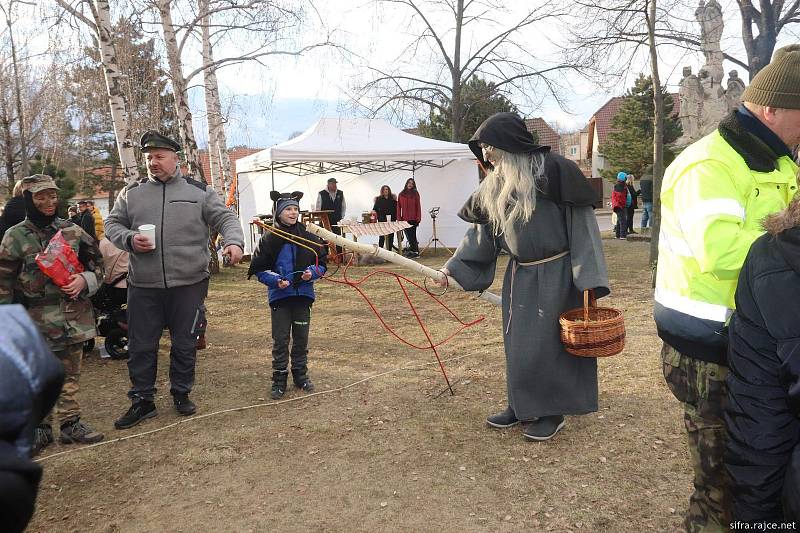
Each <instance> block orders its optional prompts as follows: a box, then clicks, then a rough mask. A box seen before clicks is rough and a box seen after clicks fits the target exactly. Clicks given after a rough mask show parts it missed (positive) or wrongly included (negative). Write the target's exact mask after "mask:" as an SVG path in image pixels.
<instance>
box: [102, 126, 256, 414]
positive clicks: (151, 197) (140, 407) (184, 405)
mask: <svg viewBox="0 0 800 533" xmlns="http://www.w3.org/2000/svg"><path fill="white" fill-rule="evenodd" d="M141 145H142V152H144V153H145V155H146V159H147V171H148V174H149V177H148V178H147V179H143V180H141V181H139V182H136V183H132V184H130V185H128V186H127V187H125V188H124V189H123V190H122V192H120V194H119V196H117V201H116V203H115V204H114V209H112V211H111V214H110V215H109V216H108V218H107V219H106V221H105V230H106V237H108V239H109V240H110V241H111V242H112V243H114V245H116V246H117V247H118V248H121V249H123V250H126V251H128V252H130V263H129V265H128V353H129V359H128V374H129V375H130V379H131V390H130V392H128V397H129V398H130V399H131V402H132V404H131V407H130V409H128V412H127V413H125V414H124V415H123V416H122V417H121V418H120V419H118V420H117V421H116V422H115V423H114V426H115V427H116V428H117V429H125V428H129V427H132V426H135V425H136V424H138V423H139V422H141V421H142V420H145V419H147V418H151V417H154V416H156V407H155V403H154V401H153V400H154V396H155V391H156V388H155V383H156V365H157V361H158V343H159V340H160V339H161V334H162V332H163V330H164V327H167V328H168V329H169V332H170V340H171V344H172V345H171V348H170V368H169V379H170V393H171V394H172V398H173V401H174V403H175V409H176V410H177V411H178V413H179V414H181V415H191V414H194V412H195V411H196V410H197V407H196V406H195V404H194V403H193V402H192V401H191V400H190V399H189V393H190V392H191V390H192V385H193V384H194V371H195V359H196V354H197V351H196V347H195V345H196V339H197V332H196V328H197V326H198V322H199V317H200V307H201V306H202V305H203V300H204V299H205V297H206V294H207V292H208V277H209V272H208V263H209V259H210V252H209V248H208V240H209V232H208V227H209V226H211V227H212V228H213V229H214V230H216V231H217V232H219V233H221V234H222V237H223V239H224V240H225V243H226V246H225V249H224V251H223V254H224V255H226V256H228V257H229V258H230V263H231V264H236V263H238V262H239V260H240V259H241V258H242V253H243V249H244V234H243V233H242V228H241V226H240V225H239V220H238V218H237V217H236V214H235V213H234V212H233V211H231V210H230V209H228V208H226V207H225V205H224V204H223V203H222V200H221V199H220V198H219V196H218V195H217V193H216V192H215V191H214V189H213V188H212V187H208V186H206V184H205V183H202V182H199V181H196V180H193V179H192V178H190V177H188V176H184V175H182V174H181V171H180V167H179V158H178V154H177V152H178V151H179V150H180V145H179V144H178V143H176V142H175V141H173V140H172V139H169V138H168V137H165V136H164V135H161V134H160V133H158V132H154V131H148V132H147V133H145V134H144V135H143V136H142V140H141ZM143 225H154V226H155V237H154V239H152V240H151V238H150V237H149V236H148V235H147V233H148V232H147V231H146V230H145V228H141V226H143ZM140 229H141V230H142V231H141V232H140V231H139V230H140ZM150 231H152V228H150Z"/></svg>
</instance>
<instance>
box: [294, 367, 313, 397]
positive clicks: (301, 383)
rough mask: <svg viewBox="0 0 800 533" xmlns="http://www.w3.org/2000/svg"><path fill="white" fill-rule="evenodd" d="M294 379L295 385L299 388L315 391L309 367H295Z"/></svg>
mask: <svg viewBox="0 0 800 533" xmlns="http://www.w3.org/2000/svg"><path fill="white" fill-rule="evenodd" d="M292 381H294V386H295V387H297V388H298V389H302V390H303V391H305V392H314V384H313V383H312V382H311V378H309V377H308V369H307V368H303V369H300V370H294V369H293V370H292Z"/></svg>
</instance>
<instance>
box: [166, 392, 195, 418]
mask: <svg viewBox="0 0 800 533" xmlns="http://www.w3.org/2000/svg"><path fill="white" fill-rule="evenodd" d="M172 401H173V403H174V404H175V410H176V411H178V414H179V415H181V416H189V415H193V414H195V413H196V412H197V406H196V405H195V404H194V402H193V401H192V400H190V399H189V394H188V393H185V392H184V393H179V394H174V395H173V396H172Z"/></svg>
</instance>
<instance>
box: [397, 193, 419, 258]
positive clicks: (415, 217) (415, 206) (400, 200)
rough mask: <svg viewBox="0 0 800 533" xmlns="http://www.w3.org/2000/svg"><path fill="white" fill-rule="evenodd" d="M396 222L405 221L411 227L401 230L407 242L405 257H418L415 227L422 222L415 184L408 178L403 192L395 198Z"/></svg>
mask: <svg viewBox="0 0 800 533" xmlns="http://www.w3.org/2000/svg"><path fill="white" fill-rule="evenodd" d="M397 220H405V221H406V222H408V223H409V224H410V225H411V227H410V228H406V229H405V230H403V231H404V232H405V234H406V240H407V241H408V248H407V251H406V253H405V256H406V257H419V241H417V226H419V223H420V222H421V221H422V205H421V203H420V197H419V192H418V191H417V182H416V180H415V179H414V178H408V179H407V180H406V184H405V185H404V186H403V190H402V191H400V194H399V195H398V196H397Z"/></svg>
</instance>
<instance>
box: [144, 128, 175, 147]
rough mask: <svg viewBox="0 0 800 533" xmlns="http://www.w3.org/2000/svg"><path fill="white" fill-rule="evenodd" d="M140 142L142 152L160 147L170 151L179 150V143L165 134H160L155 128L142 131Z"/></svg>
mask: <svg viewBox="0 0 800 533" xmlns="http://www.w3.org/2000/svg"><path fill="white" fill-rule="evenodd" d="M140 144H141V146H142V152H147V151H149V150H154V149H156V148H162V149H164V150H170V151H172V152H180V151H181V145H180V144H178V143H176V142H175V141H173V140H172V139H170V138H169V137H167V136H166V135H162V134H161V133H159V132H157V131H155V130H149V131H146V132H144V135H142V140H141V141H140Z"/></svg>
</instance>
